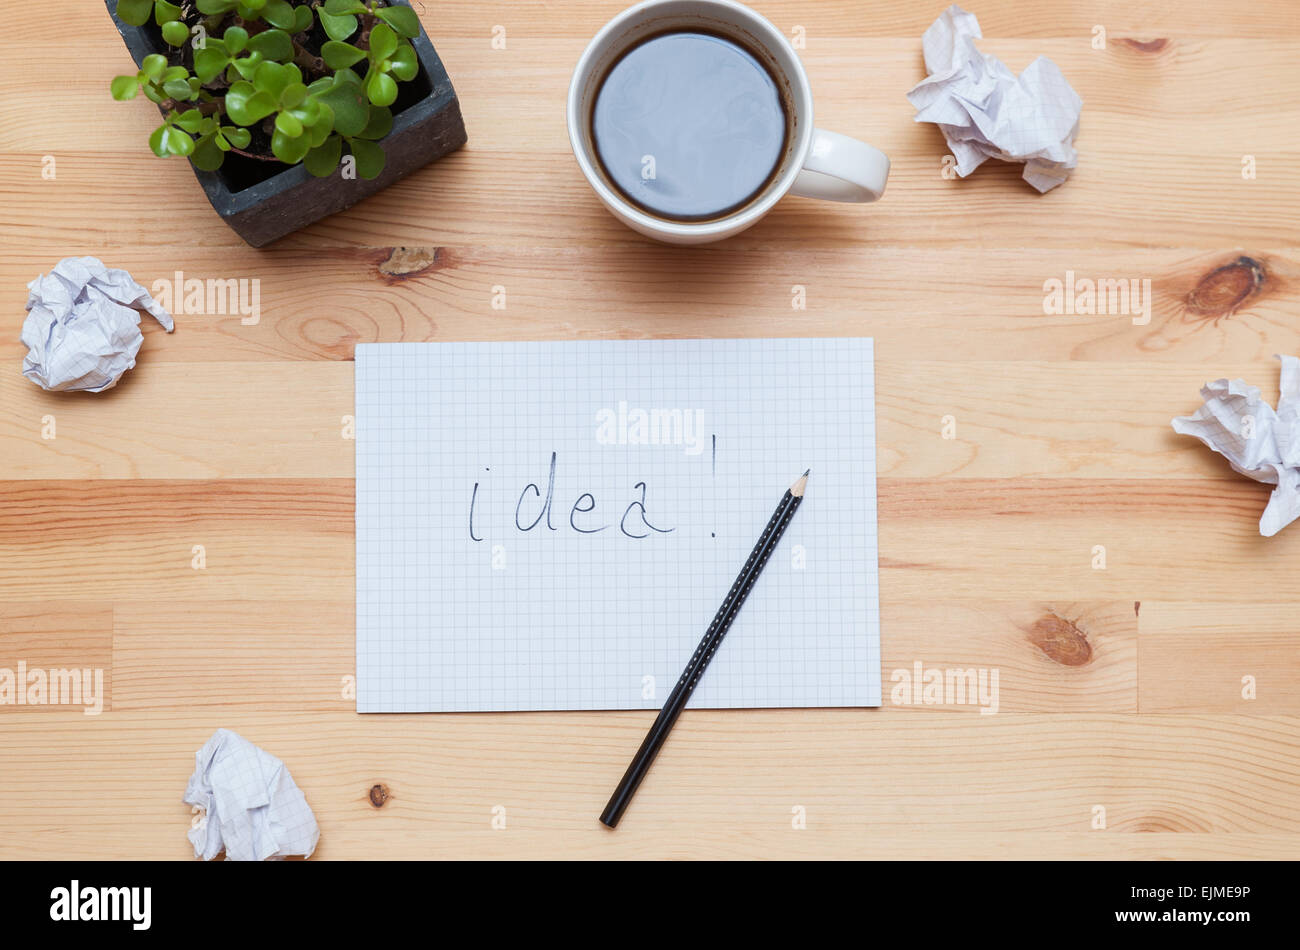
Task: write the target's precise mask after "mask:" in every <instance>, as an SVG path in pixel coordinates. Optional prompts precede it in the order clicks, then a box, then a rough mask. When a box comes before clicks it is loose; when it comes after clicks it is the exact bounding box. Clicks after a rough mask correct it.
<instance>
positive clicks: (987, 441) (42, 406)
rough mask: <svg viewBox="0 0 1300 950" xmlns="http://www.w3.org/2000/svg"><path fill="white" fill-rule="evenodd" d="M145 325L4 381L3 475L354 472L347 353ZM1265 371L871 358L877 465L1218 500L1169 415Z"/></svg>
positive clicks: (1267, 378) (1269, 378)
mask: <svg viewBox="0 0 1300 950" xmlns="http://www.w3.org/2000/svg"><path fill="white" fill-rule="evenodd" d="M787 329H788V328H787ZM176 332H177V334H180V333H182V332H184V331H183V329H182V330H177V331H176ZM147 333H148V342H147V343H146V344H145V350H144V351H142V352H147V353H148V355H146V356H141V357H140V364H141V365H140V366H139V367H138V368H137V369H135V370H133V371H131V373H130V374H129V375H128V376H127V377H126V379H125V381H124V382H123V383H122V384H120V385H119V386H118V387H116V388H114V389H112V390H109V391H108V392H106V393H101V394H96V395H87V394H84V393H47V392H44V391H43V390H41V389H40V388H38V387H37V386H35V385H33V384H32V383H30V382H28V381H27V380H26V379H24V378H23V377H21V376H19V375H18V374H16V373H14V374H10V375H6V376H3V377H0V399H2V400H3V401H4V402H5V404H6V406H7V412H6V415H5V417H3V418H0V452H3V457H4V458H5V464H4V468H3V474H4V475H5V476H6V477H8V478H12V479H24V478H27V479H46V478H79V479H80V478H91V479H94V478H102V479H133V478H198V479H206V478H268V477H283V478H318V477H320V478H351V477H352V475H353V472H354V468H355V462H354V459H355V454H354V441H353V439H352V438H351V435H352V429H351V428H350V427H349V423H348V421H347V420H348V419H349V418H351V416H352V414H353V368H352V365H351V363H346V362H333V363H331V362H322V361H295V362H289V363H267V362H250V363H216V362H204V363H190V362H158V363H154V362H153V360H154V359H155V358H161V357H165V356H166V354H167V353H168V347H169V346H170V344H171V339H172V338H171V337H169V336H167V335H166V334H164V333H162V332H161V330H160V329H158V328H149V329H148V330H147ZM1276 367H1277V364H1276V362H1275V361H1273V360H1271V359H1270V360H1268V361H1267V362H1266V363H1263V364H1240V365H1236V366H1232V365H1210V364H1207V365H1202V366H1197V365H1183V364H1176V363H1143V364H1137V363H1131V362H1130V363H1122V362H1118V363H1055V362H1039V363H1031V362H1027V361H1022V362H977V361H969V362H957V361H946V360H945V361H929V360H926V361H914V362H913V361H896V360H893V359H888V358H885V359H880V360H879V361H878V362H877V364H876V391H877V427H878V431H879V433H880V442H881V444H880V447H879V450H878V468H879V472H880V474H881V475H884V476H888V477H894V478H921V479H930V478H941V477H960V478H1011V477H1050V478H1070V479H1089V480H1094V479H1095V480H1101V484H1105V480H1107V479H1125V478H1127V479H1141V478H1148V479H1159V480H1161V481H1165V482H1177V481H1180V480H1191V481H1196V482H1198V483H1204V484H1209V483H1210V482H1211V481H1219V480H1222V481H1227V482H1230V483H1231V484H1229V485H1228V486H1227V487H1226V488H1225V494H1226V495H1227V496H1229V497H1241V498H1247V499H1254V498H1255V497H1256V495H1257V492H1256V491H1255V488H1256V487H1257V486H1249V485H1242V484H1239V483H1237V481H1236V476H1234V475H1232V474H1231V471H1230V470H1229V469H1228V467H1227V465H1226V463H1224V461H1223V460H1222V459H1221V458H1220V457H1219V456H1217V455H1215V454H1214V453H1212V452H1209V451H1207V450H1206V449H1205V448H1203V447H1202V446H1201V445H1200V444H1199V443H1198V442H1196V441H1195V440H1193V439H1190V438H1187V437H1184V436H1179V435H1178V434H1177V433H1175V432H1174V431H1173V430H1172V428H1170V426H1169V421H1170V419H1171V418H1173V417H1174V416H1175V415H1183V414H1187V413H1191V412H1193V411H1195V410H1196V409H1197V408H1198V407H1199V406H1200V404H1201V399H1200V397H1199V395H1198V392H1199V389H1200V387H1201V385H1202V384H1203V383H1204V382H1205V381H1206V380H1208V379H1213V378H1216V377H1219V376H1228V377H1232V378H1237V377H1244V378H1246V379H1248V380H1250V381H1251V382H1253V383H1255V384H1258V385H1259V386H1260V388H1261V390H1262V391H1263V392H1265V393H1267V394H1268V397H1267V398H1270V399H1273V400H1275V399H1276V396H1275V395H1274V393H1275V392H1276V387H1277V383H1276V380H1277V368H1276ZM51 420H52V421H51ZM51 425H52V426H53V430H52V431H53V433H54V437H53V438H47V436H48V435H49V434H50V432H51V428H50V427H51ZM1252 503H1253V502H1252Z"/></svg>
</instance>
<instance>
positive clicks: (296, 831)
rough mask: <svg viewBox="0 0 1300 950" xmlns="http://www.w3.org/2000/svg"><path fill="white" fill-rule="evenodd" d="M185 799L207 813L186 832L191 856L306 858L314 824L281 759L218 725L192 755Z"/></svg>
mask: <svg viewBox="0 0 1300 950" xmlns="http://www.w3.org/2000/svg"><path fill="white" fill-rule="evenodd" d="M194 766H195V767H194V774H193V775H191V776H190V783H189V785H188V786H186V788H185V802H186V803H187V804H190V805H197V806H198V807H199V808H201V809H203V810H204V811H205V812H206V813H207V814H206V816H205V818H204V819H203V820H200V821H199V822H198V823H196V824H195V825H194V826H193V827H191V828H190V831H189V839H190V843H191V844H193V845H194V856H195V857H196V858H198V857H201V858H203V860H204V861H211V860H212V859H213V858H215V857H216V856H217V855H218V854H220V853H221V852H222V850H224V851H225V852H226V860H227V861H265V860H267V859H271V858H285V857H290V856H293V855H302V856H303V857H309V856H310V855H311V853H312V852H313V851H315V850H316V842H317V841H319V840H320V828H319V827H317V825H316V816H315V815H313V814H312V810H311V808H310V807H309V806H308V804H307V799H306V798H304V797H303V794H302V791H301V790H300V789H299V788H298V786H297V785H295V784H294V781H293V777H292V776H291V775H289V770H288V769H287V768H285V767H284V763H283V762H281V761H280V760H279V759H277V758H276V757H275V756H273V755H271V753H269V752H267V751H266V750H265V749H262V748H259V747H258V746H255V745H253V743H251V742H249V741H248V740H247V739H244V738H242V737H240V736H239V735H237V734H236V733H233V732H231V731H230V730H229V729H218V730H217V731H216V732H215V733H213V734H212V738H211V739H209V740H208V741H207V744H206V745H204V746H203V748H202V749H200V750H199V751H198V752H196V753H195V755H194Z"/></svg>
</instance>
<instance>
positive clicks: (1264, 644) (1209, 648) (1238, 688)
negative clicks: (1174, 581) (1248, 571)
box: [1138, 592, 1300, 715]
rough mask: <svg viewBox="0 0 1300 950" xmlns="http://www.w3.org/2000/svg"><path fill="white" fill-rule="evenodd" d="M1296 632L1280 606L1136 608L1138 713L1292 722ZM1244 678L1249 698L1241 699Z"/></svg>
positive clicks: (1299, 663)
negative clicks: (1286, 719)
mask: <svg viewBox="0 0 1300 950" xmlns="http://www.w3.org/2000/svg"><path fill="white" fill-rule="evenodd" d="M1283 593H1285V592H1283ZM1298 627H1300V622H1297V619H1296V610H1295V606H1294V604H1288V603H1285V602H1282V603H1269V602H1267V600H1261V601H1260V602H1256V603H1241V604H1214V603H1205V602H1181V603H1168V602H1165V601H1155V602H1150V601H1143V603H1142V621H1141V628H1140V629H1141V636H1140V637H1139V638H1138V644H1139V648H1138V650H1139V656H1140V666H1141V670H1142V675H1141V679H1140V680H1139V682H1138V697H1139V706H1140V708H1141V710H1142V712H1144V713H1148V712H1150V713H1176V712H1191V711H1197V712H1223V713H1233V714H1238V715H1294V714H1295V713H1296V711H1297V710H1300V650H1297V649H1296V640H1297V637H1296V633H1297V628H1298ZM1247 676H1249V677H1251V678H1252V680H1253V683H1252V684H1249V685H1251V686H1253V690H1254V695H1253V698H1246V693H1245V690H1246V688H1247V685H1248V684H1246V683H1244V682H1243V678H1244V677H1247Z"/></svg>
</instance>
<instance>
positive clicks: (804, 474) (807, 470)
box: [803, 468, 812, 478]
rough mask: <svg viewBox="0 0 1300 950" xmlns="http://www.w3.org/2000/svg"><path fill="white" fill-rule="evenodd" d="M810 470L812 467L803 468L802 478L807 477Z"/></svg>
mask: <svg viewBox="0 0 1300 950" xmlns="http://www.w3.org/2000/svg"><path fill="white" fill-rule="evenodd" d="M810 472H812V469H810V468H805V469H804V470H803V477H804V478H807V477H808V475H809V473H810Z"/></svg>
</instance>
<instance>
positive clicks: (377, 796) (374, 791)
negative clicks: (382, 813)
mask: <svg viewBox="0 0 1300 950" xmlns="http://www.w3.org/2000/svg"><path fill="white" fill-rule="evenodd" d="M386 801H388V786H387V785H384V784H382V783H381V784H378V785H371V786H370V804H372V805H374V806H375V807H376V808H383V807H384V802H386Z"/></svg>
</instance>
